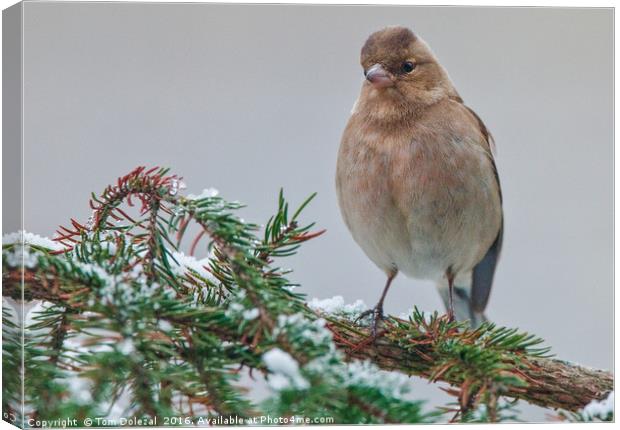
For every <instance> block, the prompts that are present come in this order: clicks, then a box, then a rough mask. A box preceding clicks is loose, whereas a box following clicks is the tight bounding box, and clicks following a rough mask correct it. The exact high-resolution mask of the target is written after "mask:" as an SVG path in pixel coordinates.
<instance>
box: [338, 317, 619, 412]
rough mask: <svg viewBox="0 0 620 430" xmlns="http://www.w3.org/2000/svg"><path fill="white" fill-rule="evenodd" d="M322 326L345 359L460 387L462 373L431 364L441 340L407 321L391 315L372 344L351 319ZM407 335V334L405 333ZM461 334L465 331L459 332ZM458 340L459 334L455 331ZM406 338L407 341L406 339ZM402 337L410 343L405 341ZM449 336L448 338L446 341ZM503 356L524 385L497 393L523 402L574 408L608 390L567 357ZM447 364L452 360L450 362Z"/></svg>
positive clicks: (438, 357)
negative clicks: (416, 332) (416, 333)
mask: <svg viewBox="0 0 620 430" xmlns="http://www.w3.org/2000/svg"><path fill="white" fill-rule="evenodd" d="M328 318H329V320H330V324H329V325H328V328H329V329H330V330H331V331H332V332H333V334H334V341H335V343H336V345H337V346H338V347H339V348H341V349H342V350H343V351H345V353H346V354H347V356H348V357H349V358H357V359H369V360H371V361H372V362H373V363H375V364H376V365H377V366H379V367H380V368H382V369H385V370H395V371H400V372H404V373H406V374H409V375H416V376H419V377H422V378H425V379H429V380H432V381H444V382H447V383H449V384H450V385H454V386H457V387H458V386H461V385H462V383H463V379H462V375H459V374H458V372H450V373H449V372H446V373H441V374H439V375H438V374H437V373H435V372H436V370H437V362H438V361H442V360H445V353H444V351H442V350H441V348H443V347H445V341H446V339H443V340H441V339H439V338H438V336H436V337H435V338H434V339H433V335H437V333H432V332H429V333H424V334H420V338H419V339H417V343H416V340H414V339H411V338H410V337H409V336H408V331H407V330H406V329H403V327H408V323H407V322H405V321H402V320H397V319H396V318H391V319H390V322H391V324H390V327H389V328H388V329H387V330H386V331H385V332H384V333H383V335H382V336H381V337H380V338H378V339H377V340H376V341H375V342H368V340H369V339H370V337H369V334H370V333H369V331H368V330H367V329H363V328H360V327H359V326H357V325H355V324H354V323H353V322H352V321H350V320H346V319H342V318H338V319H334V318H333V317H331V318H330V317H328ZM409 333H410V332H409ZM465 333H467V332H465ZM456 336H458V337H460V338H464V337H465V336H466V334H464V335H456ZM408 338H409V339H408ZM407 340H408V341H409V342H410V343H411V346H409V345H406V343H407ZM452 340H454V339H452ZM517 354H518V355H519V357H518V359H515V355H514V354H505V356H503V357H502V361H504V363H505V364H507V367H506V369H504V371H505V372H507V374H512V376H514V377H516V378H519V379H521V380H523V381H524V382H526V383H527V385H526V386H518V385H514V386H510V385H508V386H506V387H505V389H504V391H503V392H502V395H504V396H506V397H511V398H515V399H521V400H525V401H527V402H528V403H531V404H534V405H538V406H542V407H545V408H554V409H564V410H567V411H574V412H576V411H579V410H580V409H582V408H584V407H585V406H586V405H587V404H589V403H590V402H591V401H593V400H602V399H604V398H605V397H606V396H607V395H608V394H609V392H611V391H612V390H613V382H614V379H613V375H612V374H611V373H610V372H608V371H604V370H599V369H592V368H587V367H584V366H580V365H578V364H574V363H570V362H567V361H563V360H559V359H553V358H548V357H538V356H536V355H534V356H530V355H528V354H527V353H522V354H521V353H517ZM452 365H453V366H455V365H456V363H452Z"/></svg>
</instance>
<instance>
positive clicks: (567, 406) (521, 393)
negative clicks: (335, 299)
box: [3, 270, 613, 412]
mask: <svg viewBox="0 0 620 430" xmlns="http://www.w3.org/2000/svg"><path fill="white" fill-rule="evenodd" d="M19 279H20V276H19V273H18V271H17V270H11V271H8V272H5V273H4V274H3V282H4V291H3V294H4V295H5V296H9V297H12V298H14V299H19V297H20V294H21V293H20V288H21V287H20V284H19ZM26 279H28V280H29V283H28V288H26V289H25V290H26V291H29V292H30V293H31V296H30V297H29V298H30V299H32V300H34V299H37V300H45V301H50V302H55V303H66V299H65V298H64V296H62V293H61V292H59V291H58V292H57V293H56V294H54V292H53V291H50V289H49V286H50V285H51V282H52V280H54V279H56V277H55V275H54V273H47V274H46V275H45V276H41V275H35V273H33V272H31V271H26ZM327 318H328V321H329V323H328V326H327V327H328V329H329V330H330V331H331V332H332V333H333V335H334V342H335V343H336V346H337V347H338V348H340V349H342V350H343V351H344V352H345V353H346V355H347V356H348V357H349V358H357V359H362V360H364V359H368V360H371V361H372V362H373V363H375V364H376V365H377V366H379V367H380V368H381V369H384V370H390V371H392V370H395V371H399V372H403V373H406V374H408V375H416V376H419V377H422V378H425V379H430V380H433V381H444V382H447V383H449V384H451V385H455V386H461V384H462V382H463V380H462V377H459V376H458V375H453V374H450V373H442V374H440V375H437V374H436V370H437V362H439V361H441V360H445V356H442V352H441V351H440V348H441V347H442V346H443V343H445V341H446V339H444V340H443V341H437V342H436V343H433V341H432V339H433V333H425V334H421V335H420V339H417V344H416V341H414V340H411V339H410V342H411V343H412V344H413V345H415V346H413V347H407V346H403V339H406V338H407V335H408V331H407V329H406V328H409V323H408V322H405V321H403V320H397V319H396V318H392V319H391V320H390V321H391V324H390V327H389V328H388V329H387V331H386V332H384V333H383V335H382V336H381V337H379V338H378V339H377V340H376V341H374V342H369V339H370V334H369V331H368V330H367V329H365V328H363V327H359V326H358V325H356V324H354V323H353V322H352V321H349V320H346V319H342V318H334V317H329V316H328V317H327ZM403 327H406V328H403ZM220 335H221V336H222V337H223V338H229V339H234V338H236V337H237V335H236V333H232V332H228V331H225V330H224V331H222V332H220ZM403 336H404V337H403ZM453 336H457V335H455V334H453ZM438 338H439V336H437V333H435V339H438ZM422 343H423V346H424V348H421V347H420V345H421V344H422ZM416 347H417V348H418V349H416ZM519 358H520V360H519V362H516V361H515V357H514V356H511V355H510V354H506V356H505V357H504V361H505V363H506V364H508V365H509V367H508V368H507V369H506V370H505V371H506V372H507V373H511V374H512V376H514V377H516V378H519V379H522V380H524V381H526V382H527V386H525V387H523V386H507V387H506V390H505V391H504V392H502V395H505V396H506V397H511V398H515V399H521V400H525V401H527V402H529V403H532V404H534V405H538V406H542V407H545V408H554V409H564V410H567V411H573V412H577V411H579V410H580V409H582V408H583V407H585V406H586V405H587V404H588V403H590V402H591V401H593V400H602V399H604V398H605V397H606V396H607V394H609V392H610V391H612V390H613V375H612V374H611V373H610V372H607V371H604V370H598V369H591V368H587V367H583V366H580V365H578V364H574V363H570V362H567V361H563V360H559V359H553V358H546V357H537V356H528V355H527V354H521V355H520V357H519ZM510 366H512V367H510ZM434 373H435V374H434Z"/></svg>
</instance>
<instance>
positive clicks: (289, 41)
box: [24, 3, 613, 419]
mask: <svg viewBox="0 0 620 430" xmlns="http://www.w3.org/2000/svg"><path fill="white" fill-rule="evenodd" d="M393 24H402V25H407V26H409V27H411V28H412V29H413V30H414V31H415V32H417V33H418V34H419V35H420V36H422V37H423V38H424V39H425V40H426V41H427V42H428V43H429V44H430V46H431V47H432V48H433V50H434V51H435V53H436V54H437V56H438V58H439V59H440V61H441V62H442V63H443V65H444V66H445V67H446V68H447V70H448V71H449V73H450V75H451V77H452V79H453V81H454V82H455V85H456V87H457V88H458V90H459V92H460V93H461V95H462V96H463V98H464V99H465V101H466V102H467V103H468V105H470V106H471V107H472V108H473V109H474V110H476V112H478V114H479V115H480V116H481V117H482V118H483V120H484V121H485V123H486V124H487V126H488V127H489V128H490V130H491V131H492V133H493V134H494V136H495V139H496V142H497V147H498V155H497V163H498V168H499V172H500V176H501V181H502V185H503V192H504V203H505V216H506V232H505V242H504V251H503V255H502V258H501V262H500V265H499V269H498V272H497V277H496V282H495V287H494V291H493V293H492V296H491V301H490V305H489V308H488V316H489V317H490V318H491V319H492V320H494V321H496V322H497V323H498V324H502V325H508V326H513V327H520V328H521V329H523V330H527V331H531V332H534V333H536V334H538V335H540V336H542V337H543V338H545V339H546V340H547V343H548V345H551V346H552V347H553V351H554V352H555V353H556V354H557V355H558V356H560V357H561V358H564V359H567V360H571V361H576V362H579V363H583V364H585V365H589V366H593V367H600V368H606V369H611V368H612V363H613V356H612V355H613V352H612V351H613V338H612V336H613V333H612V331H613V328H612V327H613V326H612V322H613V321H612V320H613V269H612V253H613V248H612V245H613V242H612V241H613V239H612V229H613V220H612V177H613V165H612V163H613V161H612V160H613V157H612V154H613V122H612V121H613V105H612V103H613V95H612V94H613V91H612V87H613V78H612V76H613V75H612V72H613V52H612V49H613V46H612V33H613V15H612V11H611V9H549V8H457V7H383V6H382V7H371V6H365V7H364V6H357V7H354V6H247V5H244V6H241V5H233V6H228V5H200V4H170V5H166V4H119V3H116V4H114V3H111V4H75V3H71V4H65V3H27V4H26V5H25V10H24V26H25V40H24V68H25V71H24V72H25V74H24V85H25V92H24V106H25V117H24V121H25V123H24V125H25V134H24V143H25V227H26V229H27V230H29V231H32V232H36V233H39V234H43V235H50V236H51V235H52V233H53V231H54V229H55V227H56V226H57V225H58V224H61V223H65V222H66V221H67V220H68V218H69V217H76V218H78V219H82V220H85V219H86V218H87V217H88V216H89V213H90V210H89V208H88V206H87V201H88V197H89V193H90V192H91V191H99V190H102V189H103V188H104V186H105V185H106V184H107V183H108V182H109V181H111V180H114V179H115V178H116V177H117V176H118V175H121V174H124V173H126V172H128V171H129V170H130V169H132V168H133V167H134V166H136V165H140V164H146V165H165V166H170V167H172V168H173V170H174V171H175V172H177V173H179V174H182V175H183V176H184V177H185V180H186V182H187V184H188V186H189V189H188V190H187V191H188V192H194V193H196V192H199V191H200V190H201V189H202V188H204V187H207V186H213V187H215V188H217V189H219V190H220V192H221V195H222V196H224V197H226V198H229V199H233V200H240V201H243V202H245V203H247V204H248V205H249V207H248V208H247V209H245V210H244V211H243V213H242V216H243V217H244V218H245V219H246V220H251V221H255V222H264V221H266V219H267V218H268V216H269V215H270V214H271V213H272V212H273V210H274V208H275V204H276V194H277V191H278V189H279V188H280V187H284V189H285V191H286V193H287V195H288V196H289V197H291V199H292V200H293V202H294V203H299V202H300V201H301V200H302V199H303V198H304V197H305V196H306V195H308V194H310V193H311V192H313V191H318V193H319V195H318V197H317V198H316V200H315V202H314V203H313V204H312V205H311V206H310V207H309V209H308V210H307V211H306V213H305V218H304V219H306V220H316V221H317V222H318V225H319V226H320V227H324V228H327V230H328V232H327V233H326V234H325V235H324V236H323V237H321V238H319V239H317V240H315V241H313V242H311V243H309V244H307V246H305V247H303V249H302V250H301V253H300V255H299V256H298V257H296V258H293V259H290V260H288V261H286V262H285V265H286V266H288V267H291V268H293V269H294V270H295V272H294V274H293V275H292V278H293V279H294V280H296V281H298V282H300V283H301V284H302V285H303V291H304V292H306V293H308V295H309V296H310V297H321V298H324V297H331V296H333V295H336V294H340V295H343V296H344V297H345V299H346V301H348V302H352V301H354V300H355V299H358V298H361V299H363V300H364V301H365V302H366V303H368V304H374V303H375V301H376V300H377V299H378V296H379V294H380V290H381V288H382V286H383V283H384V279H383V275H382V274H381V272H380V271H379V270H378V269H376V268H375V267H374V266H373V265H372V263H370V261H369V260H367V258H366V257H365V255H364V254H363V253H362V251H361V250H360V249H359V248H358V247H357V246H356V245H355V243H354V242H353V240H352V239H351V237H350V236H349V233H348V232H347V230H346V227H345V226H344V224H343V222H342V221H341V218H340V214H339V210H338V207H337V202H336V197H335V190H334V169H335V163H336V152H337V149H338V145H339V139H340V135H341V133H342V130H343V127H344V125H345V123H346V121H347V118H348V116H349V112H350V109H351V107H352V105H353V102H354V101H355V99H356V98H357V95H358V91H359V87H360V84H361V80H362V71H361V68H360V66H359V63H358V57H359V50H360V48H361V45H362V44H363V42H364V40H365V38H366V37H367V36H368V35H369V34H370V33H371V32H372V31H374V30H377V29H379V28H381V27H384V26H386V25H393ZM414 303H415V304H417V305H418V306H419V307H421V308H422V309H424V310H427V311H431V310H434V309H441V302H440V299H439V296H438V294H437V293H436V291H435V290H434V288H433V286H432V285H430V284H429V283H425V282H416V281H412V280H409V279H406V278H404V277H399V278H398V279H397V280H396V282H395V284H394V286H393V288H392V290H391V292H390V294H389V296H388V298H387V302H386V308H387V310H388V311H389V312H390V313H394V314H399V313H401V312H404V311H407V310H408V309H410V308H411V307H412V306H413V304H414ZM418 385H419V391H418V393H419V395H420V397H427V396H431V397H432V396H434V397H433V398H435V399H440V394H438V393H437V392H438V391H439V390H437V389H436V388H433V387H429V386H428V385H427V384H418ZM526 409H527V410H528V411H529V412H528V417H529V418H530V419H543V418H544V414H543V413H542V412H540V411H536V410H534V409H532V408H526Z"/></svg>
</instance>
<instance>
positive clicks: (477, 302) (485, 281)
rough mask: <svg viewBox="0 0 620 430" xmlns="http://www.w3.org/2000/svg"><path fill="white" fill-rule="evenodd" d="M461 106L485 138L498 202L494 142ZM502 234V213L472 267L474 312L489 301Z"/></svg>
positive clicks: (482, 307) (485, 130)
mask: <svg viewBox="0 0 620 430" xmlns="http://www.w3.org/2000/svg"><path fill="white" fill-rule="evenodd" d="M463 106H464V107H465V108H466V109H467V110H468V111H469V113H470V114H472V115H473V117H474V118H475V119H476V121H477V122H478V127H479V128H480V133H481V134H482V136H483V137H484V139H485V140H486V144H487V148H488V154H489V159H490V160H491V163H492V165H493V173H494V175H495V180H496V181H497V189H498V191H499V199H500V204H501V202H502V188H501V186H500V183H499V175H498V174H497V167H496V165H495V160H494V158H493V150H494V142H493V136H491V133H489V131H488V129H487V128H486V126H485V125H484V123H483V122H482V120H481V119H480V117H479V116H478V115H477V114H476V113H475V112H474V111H473V110H471V109H470V108H469V107H467V106H465V105H464V104H463ZM503 236H504V216H503V214H502V222H501V224H500V228H499V231H498V232H497V237H496V238H495V241H493V244H492V245H491V247H490V248H489V249H488V250H487V253H486V254H485V256H484V258H483V259H482V260H480V262H479V263H478V264H477V265H476V267H474V270H473V274H472V285H471V306H472V310H474V311H475V312H482V311H484V309H485V308H486V306H487V303H488V301H489V296H490V294H491V287H492V286H493V277H494V276H495V267H496V266H497V261H498V260H499V255H500V252H501V250H502V239H503Z"/></svg>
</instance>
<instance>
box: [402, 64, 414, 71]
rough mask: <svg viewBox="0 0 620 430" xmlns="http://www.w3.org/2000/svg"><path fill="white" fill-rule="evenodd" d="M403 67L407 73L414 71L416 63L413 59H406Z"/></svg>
mask: <svg viewBox="0 0 620 430" xmlns="http://www.w3.org/2000/svg"><path fill="white" fill-rule="evenodd" d="M402 69H403V72H405V73H411V72H413V69H415V63H413V62H411V61H405V62H404V63H403V65H402Z"/></svg>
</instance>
